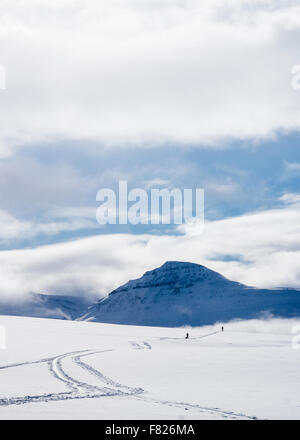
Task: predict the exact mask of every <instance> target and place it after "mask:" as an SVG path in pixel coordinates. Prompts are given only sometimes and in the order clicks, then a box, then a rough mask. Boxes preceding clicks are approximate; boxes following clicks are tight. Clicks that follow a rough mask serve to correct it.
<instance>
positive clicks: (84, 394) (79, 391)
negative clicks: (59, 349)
mask: <svg viewBox="0 0 300 440" xmlns="http://www.w3.org/2000/svg"><path fill="white" fill-rule="evenodd" d="M216 333H219V332H214V333H210V334H208V335H203V336H200V337H198V338H193V339H200V338H204V337H207V336H211V335H213V334H216ZM160 339H161V340H162V339H177V338H160ZM129 343H130V344H131V345H132V347H133V348H134V349H136V350H142V349H149V350H151V349H152V347H151V345H150V344H149V343H148V342H145V341H143V342H142V344H141V343H137V342H134V341H129ZM109 351H114V349H107V350H102V351H99V350H97V351H95V350H80V351H73V352H69V353H64V354H60V355H58V356H54V357H50V358H42V359H39V360H36V361H28V362H20V363H15V364H9V365H5V366H0V370H4V369H7V368H16V367H20V366H24V365H33V364H42V363H46V364H47V365H48V369H49V372H50V374H51V375H52V376H54V377H55V378H56V379H57V380H59V381H61V382H63V383H64V385H65V386H66V387H67V388H68V389H69V391H66V392H60V393H49V394H42V395H30V396H16V397H8V398H0V406H9V405H22V404H26V403H38V402H50V401H59V400H70V399H93V398H100V397H121V398H122V397H125V396H126V398H130V399H138V400H139V401H144V402H146V403H154V404H159V405H167V406H170V407H175V408H180V409H182V408H184V409H185V410H186V411H189V410H196V411H198V412H201V413H207V414H217V415H219V416H221V417H222V418H230V419H247V420H258V418H257V417H254V416H248V415H246V414H243V413H236V412H233V411H224V410H222V409H220V408H209V407H205V406H201V405H196V404H190V403H186V402H172V401H167V400H159V399H153V398H151V397H147V396H145V393H146V392H145V390H144V389H143V388H140V387H130V386H127V385H123V384H121V383H119V382H115V381H114V380H113V379H111V378H109V377H108V376H105V375H104V374H103V373H101V372H100V371H99V370H96V369H95V368H93V367H92V366H90V365H89V364H87V363H86V362H84V361H82V358H83V357H86V356H91V355H94V354H99V353H106V352H109ZM67 358H70V359H71V360H72V362H74V363H75V364H76V365H78V366H79V367H81V368H82V369H83V370H85V371H88V372H89V373H90V374H91V375H93V376H95V377H97V378H98V379H99V382H101V383H102V384H103V385H105V386H100V384H99V386H95V385H91V384H89V383H86V382H81V381H79V380H77V379H75V378H73V377H71V376H70V375H69V374H68V373H67V372H66V371H65V370H64V367H63V360H64V359H67Z"/></svg>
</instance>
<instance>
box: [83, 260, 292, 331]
mask: <svg viewBox="0 0 300 440" xmlns="http://www.w3.org/2000/svg"><path fill="white" fill-rule="evenodd" d="M272 293H273V294H272ZM266 312H270V313H272V314H274V315H275V316H286V317H287V316H289V317H291V316H299V314H300V292H297V291H289V292H287V291H286V290H282V291H278V290H276V294H275V293H274V292H273V291H271V290H261V289H251V288H248V287H247V286H244V285H243V284H240V283H237V282H234V281H230V280H228V279H227V278H225V277H223V276H222V275H220V274H219V273H217V272H214V271H213V270H211V269H208V268H207V267H205V266H202V265H200V264H196V263H188V262H183V261H166V262H165V263H164V264H163V265H162V266H160V267H158V268H156V269H153V270H150V271H148V272H146V273H144V275H143V276H142V277H141V278H138V279H136V280H131V281H128V283H126V284H124V285H123V286H120V287H119V288H117V289H115V290H114V291H112V292H111V293H110V294H109V295H108V297H107V298H104V299H102V300H100V301H99V302H98V303H96V304H95V305H94V306H91V307H90V308H89V309H88V310H87V311H86V312H85V313H84V314H83V315H81V316H80V317H79V318H78V319H80V320H92V321H98V322H108V323H115V324H133V325H151V326H152V325H154V326H170V327H173V326H182V325H192V326H199V325H205V324H212V323H214V322H216V321H223V322H225V321H228V320H230V319H234V318H242V319H246V318H252V317H257V316H258V315H259V314H261V313H266Z"/></svg>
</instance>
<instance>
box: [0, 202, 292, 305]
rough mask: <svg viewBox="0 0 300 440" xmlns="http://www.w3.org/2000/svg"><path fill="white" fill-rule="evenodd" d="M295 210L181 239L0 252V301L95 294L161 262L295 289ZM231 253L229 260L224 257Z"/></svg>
mask: <svg viewBox="0 0 300 440" xmlns="http://www.w3.org/2000/svg"><path fill="white" fill-rule="evenodd" d="M299 220H300V209H299V205H297V204H296V205H288V206H284V207H282V208H280V209H277V210H268V211H262V212H257V213H253V214H247V215H243V216H241V217H235V218H230V219H225V220H218V221H213V222H209V223H207V224H206V226H205V229H204V232H203V233H202V234H198V233H197V225H191V226H184V227H181V232H183V233H184V234H183V235H181V236H178V235H177V236H174V235H173V236H170V235H169V236H166V235H165V236H155V235H130V234H114V235H97V236H93V237H89V238H84V239H81V240H76V241H73V242H66V243H60V244H54V245H49V246H41V247H37V248H34V249H22V250H10V251H2V252H0V268H1V271H0V286H1V287H0V297H4V296H5V297H6V296H12V297H14V296H15V295H23V294H26V292H30V291H35V292H44V293H56V294H85V295H92V296H101V295H104V294H106V293H108V292H109V291H110V290H112V289H113V288H115V287H117V286H119V285H120V284H122V283H124V282H126V281H128V280H129V279H132V278H136V277H139V276H141V275H142V274H143V273H144V272H145V271H146V270H149V269H152V268H154V267H157V266H159V265H161V264H162V263H163V262H165V261H166V260H181V261H192V262H196V263H200V264H204V265H207V266H208V267H210V268H212V269H214V270H217V271H219V272H221V273H223V274H224V275H225V276H227V277H229V278H231V279H234V280H237V281H240V282H244V283H246V284H249V285H256V286H259V287H276V286H290V287H300V263H299V261H300V221H299ZM232 255H238V256H239V259H238V260H235V261H231V260H230V259H229V260H227V259H226V257H227V256H232Z"/></svg>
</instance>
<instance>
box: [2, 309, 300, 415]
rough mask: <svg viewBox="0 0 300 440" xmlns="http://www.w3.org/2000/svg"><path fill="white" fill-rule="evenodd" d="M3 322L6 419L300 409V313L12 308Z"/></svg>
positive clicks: (294, 411)
mask: <svg viewBox="0 0 300 440" xmlns="http://www.w3.org/2000/svg"><path fill="white" fill-rule="evenodd" d="M0 325H1V326H3V327H5V329H6V337H7V341H6V342H7V348H6V349H5V350H0V418H1V419H174V420H176V419H177V420H180V419H181V420H184V419H246V420H249V419H250V420H252V419H275V418H279V419H289V418H294V419H299V418H300V397H299V396H300V380H299V375H300V373H299V364H300V350H297V349H293V346H292V338H293V337H294V336H295V335H293V334H292V333H291V330H292V328H293V327H294V326H295V325H298V326H300V320H298V321H296V320H279V319H272V320H269V321H263V320H261V321H259V320H250V321H240V322H235V323H228V324H226V325H225V331H224V332H223V333H222V332H221V331H220V325H215V326H207V327H199V328H193V329H188V328H167V327H164V328H159V327H145V326H143V327H138V326H122V325H114V324H98V323H92V322H74V321H60V320H51V319H38V318H23V317H11V316H0ZM299 328H300V327H299ZM187 331H188V332H189V334H190V339H188V340H185V339H184V337H185V334H186V332H187Z"/></svg>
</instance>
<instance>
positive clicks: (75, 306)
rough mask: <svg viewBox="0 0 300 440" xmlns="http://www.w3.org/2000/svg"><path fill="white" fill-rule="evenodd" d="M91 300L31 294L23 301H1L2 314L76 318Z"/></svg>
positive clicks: (0, 309) (0, 313)
mask: <svg viewBox="0 0 300 440" xmlns="http://www.w3.org/2000/svg"><path fill="white" fill-rule="evenodd" d="M89 305H90V301H88V300H86V299H84V298H78V297H75V296H59V295H42V294H31V295H30V296H28V297H26V299H24V300H23V301H21V300H19V301H18V302H10V303H7V302H6V303H2V302H0V315H14V316H32V317H40V318H56V319H74V318H76V317H77V316H78V314H79V313H81V312H82V310H84V309H85V308H86V307H88V306H89Z"/></svg>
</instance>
